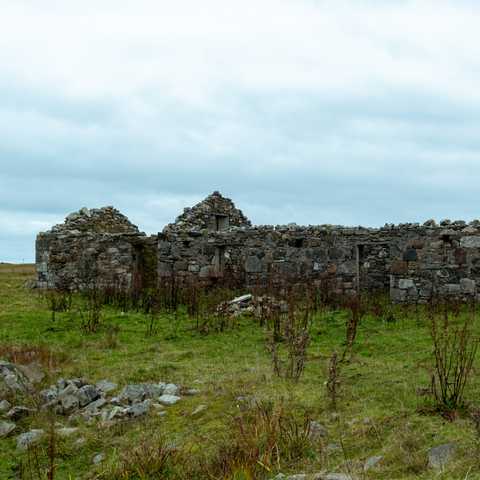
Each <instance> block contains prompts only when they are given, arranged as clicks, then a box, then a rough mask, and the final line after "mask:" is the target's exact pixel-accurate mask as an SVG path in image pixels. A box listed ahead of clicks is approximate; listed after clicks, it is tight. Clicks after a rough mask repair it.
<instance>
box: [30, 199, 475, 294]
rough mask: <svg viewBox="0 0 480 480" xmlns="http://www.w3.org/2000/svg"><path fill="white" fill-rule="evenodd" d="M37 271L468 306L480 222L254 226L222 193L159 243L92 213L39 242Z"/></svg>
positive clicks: (65, 283)
mask: <svg viewBox="0 0 480 480" xmlns="http://www.w3.org/2000/svg"><path fill="white" fill-rule="evenodd" d="M36 265H37V272H38V281H37V286H38V287H39V288H71V289H81V288H86V287H88V286H89V285H91V284H92V282H97V284H98V285H101V286H108V285H116V286H117V287H121V288H125V289H128V288H152V287H153V288H154V287H155V286H157V285H159V284H160V283H161V282H162V281H167V280H169V279H172V278H175V279H176V281H180V282H194V283H195V284H196V285H211V284H222V285H225V284H227V283H228V282H231V284H232V285H233V284H234V285H236V286H241V287H245V288H250V287H254V286H256V285H266V284H275V283H280V282H282V281H290V282H295V283H304V284H310V285H316V286H319V287H322V286H328V288H329V289H330V291H331V292H332V293H335V294H339V295H352V294H355V293H358V292H362V291H368V292H371V291H389V293H390V297H391V299H392V300H393V301H395V302H427V301H428V300H430V299H431V298H432V297H433V296H442V297H448V296H454V297H457V298H462V299H464V300H466V299H471V298H475V299H476V298H477V294H478V293H479V292H478V285H479V284H480V222H479V221H478V220H475V221H473V222H470V223H469V224H467V223H465V222H463V221H455V222H451V221H449V220H444V221H442V222H441V223H440V224H439V225H438V224H437V223H436V222H435V221H433V220H429V221H427V222H425V223H424V224H423V225H420V224H418V223H408V224H401V225H390V224H386V225H385V226H384V227H382V228H363V227H343V226H333V225H317V226H312V225H310V226H298V225H296V224H289V225H277V226H272V225H263V226H253V225H252V224H251V223H250V221H249V220H248V219H247V218H246V217H245V216H244V214H243V213H242V212H241V210H239V209H237V208H236V207H235V205H234V204H233V202H232V201H231V200H230V199H228V198H224V197H223V196H222V195H221V194H220V193H218V192H214V193H212V194H211V195H210V196H208V197H207V198H206V199H205V200H203V201H202V202H200V203H199V204H197V205H195V206H194V207H192V208H186V209H185V210H184V212H183V213H182V214H181V215H180V216H179V217H178V218H177V219H176V221H175V222H174V223H172V224H169V225H167V226H166V227H165V228H164V229H163V231H162V232H161V233H158V234H157V235H152V236H147V235H145V234H144V233H142V232H140V231H139V229H138V227H136V226H135V225H133V224H132V223H131V222H130V221H129V220H128V219H127V218H126V217H125V216H124V215H122V214H121V213H120V212H118V211H117V210H115V209H114V208H113V207H105V208H100V209H94V210H88V209H86V208H84V209H82V210H80V211H79V212H77V213H74V214H71V215H69V216H68V217H67V218H66V220H65V222H64V223H63V224H61V225H57V226H55V227H53V228H52V229H51V230H49V231H47V232H43V233H39V234H38V236H37V241H36ZM229 284H230V283H229Z"/></svg>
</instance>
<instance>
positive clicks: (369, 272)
mask: <svg viewBox="0 0 480 480" xmlns="http://www.w3.org/2000/svg"><path fill="white" fill-rule="evenodd" d="M418 235H419V229H418V228H416V227H402V228H397V227H387V228H384V229H365V228H345V227H333V226H328V225H325V226H310V227H300V226H296V225H287V226H276V227H274V226H263V227H252V228H248V229H241V228H237V229H236V228H231V229H229V230H227V231H219V232H210V233H206V234H203V235H198V234H197V233H196V232H188V231H182V232H171V231H164V232H163V234H161V235H159V243H158V247H159V252H158V259H159V276H160V277H161V278H168V277H171V276H173V275H174V276H175V277H178V278H184V279H190V280H192V279H197V281H199V282H208V281H215V280H216V279H219V278H220V279H225V278H226V277H229V278H230V279H231V278H233V279H234V280H235V282H236V283H237V284H240V285H242V284H243V285H246V286H253V285H257V284H266V283H268V282H271V283H276V282H282V281H286V280H288V281H291V282H317V283H318V282H322V281H323V282H324V283H325V281H328V287H329V288H330V289H331V290H332V292H335V293H338V294H353V293H355V292H357V291H359V290H369V291H371V290H388V288H389V286H390V269H391V266H392V264H393V263H394V261H395V259H396V258H398V257H399V256H401V255H402V253H403V252H404V250H405V249H406V245H407V244H408V242H409V241H413V240H414V239H415V238H417V237H418Z"/></svg>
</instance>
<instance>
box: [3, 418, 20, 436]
mask: <svg viewBox="0 0 480 480" xmlns="http://www.w3.org/2000/svg"><path fill="white" fill-rule="evenodd" d="M15 428H16V425H15V424H14V423H12V422H2V421H0V438H3V437H7V436H8V435H10V434H11V433H12V432H13V431H14V430H15Z"/></svg>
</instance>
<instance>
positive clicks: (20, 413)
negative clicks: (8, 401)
mask: <svg viewBox="0 0 480 480" xmlns="http://www.w3.org/2000/svg"><path fill="white" fill-rule="evenodd" d="M33 412H34V410H32V409H31V408H28V407H24V406H22V405H17V406H15V407H12V408H11V409H10V410H9V411H8V413H7V415H6V417H7V418H8V419H10V420H14V421H17V420H20V419H22V418H24V417H28V416H29V415H30V414H31V413H33Z"/></svg>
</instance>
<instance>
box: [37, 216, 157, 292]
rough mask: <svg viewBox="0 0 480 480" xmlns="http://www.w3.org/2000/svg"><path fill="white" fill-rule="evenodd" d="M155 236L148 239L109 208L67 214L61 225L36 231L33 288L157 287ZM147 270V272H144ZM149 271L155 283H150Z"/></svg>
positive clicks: (124, 218) (123, 217)
mask: <svg viewBox="0 0 480 480" xmlns="http://www.w3.org/2000/svg"><path fill="white" fill-rule="evenodd" d="M156 245H157V240H156V237H153V238H152V237H150V238H149V237H146V236H145V234H143V233H141V232H139V230H138V228H137V227H136V226H135V225H133V224H132V223H130V221H129V220H128V219H127V218H126V217H125V216H124V215H122V214H121V213H120V212H118V211H117V210H115V209H114V208H112V207H105V208H102V209H95V210H88V209H86V208H84V209H82V210H80V211H79V212H77V213H74V214H71V215H69V216H68V217H67V218H66V219H65V222H64V223H63V224H61V225H56V226H54V227H53V228H52V229H51V230H49V231H48V232H42V233H39V234H38V236H37V241H36V265H37V273H38V281H37V285H38V287H40V288H69V289H82V288H86V287H88V286H92V285H94V284H95V285H98V286H107V285H119V286H121V287H122V288H130V287H131V286H133V285H134V284H139V285H141V284H142V283H144V282H146V283H148V285H151V284H152V282H154V283H156V264H157V260H156V258H154V259H153V260H152V261H153V263H154V266H153V268H152V266H151V262H150V264H149V265H146V262H145V259H146V258H147V253H148V252H154V254H156ZM148 267H149V271H148V272H147V270H148ZM151 270H153V272H154V275H155V279H154V280H152V278H151V275H152V274H151V273H149V272H150V271H151Z"/></svg>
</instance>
